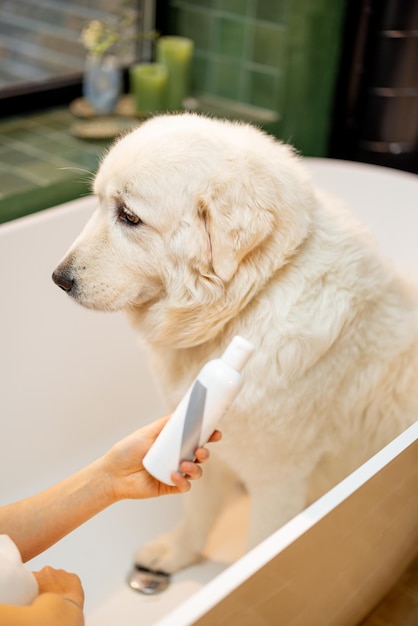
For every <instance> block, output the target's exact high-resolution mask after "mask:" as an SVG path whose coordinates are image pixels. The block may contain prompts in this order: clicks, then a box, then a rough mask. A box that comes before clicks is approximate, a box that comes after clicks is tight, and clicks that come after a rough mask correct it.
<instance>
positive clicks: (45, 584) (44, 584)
mask: <svg viewBox="0 0 418 626" xmlns="http://www.w3.org/2000/svg"><path fill="white" fill-rule="evenodd" d="M33 575H34V576H35V578H36V581H37V583H38V587H39V594H42V593H55V594H56V595H59V596H62V597H63V598H64V599H65V600H69V601H70V602H73V603H74V604H76V605H77V606H78V607H79V608H80V609H81V610H83V607H84V591H83V587H82V586H81V581H80V579H79V577H78V576H77V575H76V574H71V573H70V572H66V571H65V570H62V569H54V568H52V567H49V566H47V567H44V568H43V569H41V570H40V571H39V572H33Z"/></svg>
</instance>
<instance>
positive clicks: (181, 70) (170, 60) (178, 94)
mask: <svg viewBox="0 0 418 626" xmlns="http://www.w3.org/2000/svg"><path fill="white" fill-rule="evenodd" d="M193 48H194V44H193V41H192V40H191V39H187V38H186V37H160V38H159V39H158V40H157V61H158V63H161V64H163V65H165V66H166V67H167V70H168V80H167V100H166V104H167V109H169V110H174V111H176V110H179V109H182V108H183V100H184V99H185V98H186V97H187V96H188V94H189V89H190V70H191V63H192V56H193Z"/></svg>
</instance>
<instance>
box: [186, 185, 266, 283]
mask: <svg viewBox="0 0 418 626" xmlns="http://www.w3.org/2000/svg"><path fill="white" fill-rule="evenodd" d="M246 186H247V185H246V184H245V183H244V184H243V185H242V186H241V187H240V188H237V187H235V186H233V185H228V186H225V187H223V186H221V185H218V186H217V187H216V188H215V189H214V190H213V191H212V193H211V194H210V195H209V194H208V195H205V197H203V196H201V197H200V198H199V201H198V214H199V217H200V219H201V220H203V221H204V225H205V229H206V233H207V237H208V239H209V250H210V257H211V258H210V264H211V266H212V268H213V271H214V273H215V274H216V275H217V276H218V277H219V278H220V279H221V280H223V281H224V282H228V281H229V280H231V278H232V277H233V275H234V274H235V272H236V270H237V269H238V266H239V264H240V263H241V261H242V259H244V257H245V256H246V255H247V254H248V253H250V252H251V250H254V249H255V248H256V247H257V246H259V245H260V243H261V242H262V241H263V240H264V239H265V238H266V237H268V236H269V234H270V233H271V229H272V227H273V225H274V216H273V214H272V213H271V212H270V211H268V210H267V209H266V208H264V207H263V206H261V205H260V204H259V203H258V202H257V197H254V192H252V191H251V190H249V189H246ZM222 187H223V188H222ZM231 187H232V189H231ZM228 190H229V193H228V192H227V191H228ZM231 191H233V192H234V193H231Z"/></svg>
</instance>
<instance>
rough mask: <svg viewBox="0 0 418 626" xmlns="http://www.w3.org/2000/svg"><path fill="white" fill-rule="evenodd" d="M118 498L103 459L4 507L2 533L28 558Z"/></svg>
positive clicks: (24, 558) (0, 526)
mask: <svg viewBox="0 0 418 626" xmlns="http://www.w3.org/2000/svg"><path fill="white" fill-rule="evenodd" d="M113 502H114V496H113V493H112V490H111V485H110V479H109V476H108V473H107V471H106V469H105V462H104V460H103V458H102V459H99V460H98V461H95V462H94V463H92V464H91V465H89V466H88V467H86V468H84V469H82V470H80V471H79V472H77V473H76V474H74V475H72V476H70V477H68V478H66V479H65V480H63V481H61V482H60V483H58V484H57V485H54V486H53V487H50V488H49V489H46V490H45V491H42V492H41V493H39V494H37V495H35V496H32V497H30V498H26V499H25V500H21V501H20V502H16V503H13V504H10V505H7V506H4V507H1V509H0V533H1V534H6V535H9V536H10V537H11V539H12V540H13V541H14V542H15V543H16V545H17V546H18V548H19V550H20V553H21V555H22V560H23V561H28V560H29V559H31V558H33V557H34V556H36V555H37V554H39V553H40V552H43V551H44V550H46V549H47V548H49V547H50V546H51V545H53V544H54V543H56V542H57V541H58V540H59V539H61V538H62V537H64V536H65V535H66V534H68V533H69V532H71V531H72V530H74V529H75V528H77V527H78V526H80V525H81V524H82V523H83V522H85V521H87V520H88V519H90V518H91V517H93V516H94V515H96V514H97V513H99V512H100V511H102V510H103V509H105V508H106V507H108V506H109V505H110V504H112V503H113Z"/></svg>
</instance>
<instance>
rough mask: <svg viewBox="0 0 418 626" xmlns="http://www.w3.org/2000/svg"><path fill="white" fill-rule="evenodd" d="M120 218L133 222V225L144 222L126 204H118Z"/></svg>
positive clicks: (127, 222)
mask: <svg viewBox="0 0 418 626" xmlns="http://www.w3.org/2000/svg"><path fill="white" fill-rule="evenodd" d="M117 211H118V220H120V221H121V222H125V223H126V224H131V225H132V226H137V225H138V224H142V220H141V218H140V217H138V216H137V215H135V213H132V212H131V211H129V209H127V208H126V206H118V209H117Z"/></svg>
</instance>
